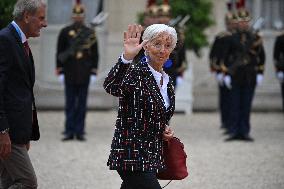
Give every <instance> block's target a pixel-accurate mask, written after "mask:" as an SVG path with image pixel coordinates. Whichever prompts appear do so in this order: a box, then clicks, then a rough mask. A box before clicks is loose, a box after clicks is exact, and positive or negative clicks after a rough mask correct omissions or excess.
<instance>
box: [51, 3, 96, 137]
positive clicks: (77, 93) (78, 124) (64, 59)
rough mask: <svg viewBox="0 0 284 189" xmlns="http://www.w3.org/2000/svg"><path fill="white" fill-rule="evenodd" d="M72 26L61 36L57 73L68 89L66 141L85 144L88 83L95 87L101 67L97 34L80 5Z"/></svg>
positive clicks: (64, 29)
mask: <svg viewBox="0 0 284 189" xmlns="http://www.w3.org/2000/svg"><path fill="white" fill-rule="evenodd" d="M72 19H73V23H72V24H71V25H68V26H66V27H64V28H63V29H62V30H61V31H60V33H59V36H58V43H57V54H56V69H57V70H56V71H57V74H58V76H59V78H60V80H61V82H62V83H63V82H64V85H65V115H66V122H65V131H64V134H65V137H64V138H63V139H62V140H63V141H69V140H73V139H74V137H76V138H77V139H78V140H79V141H84V140H85V137H84V134H85V117H86V109H87V96H88V87H89V83H91V84H92V83H94V81H95V78H96V74H97V67H98V59H99V54H98V43H97V38H96V34H95V31H94V30H93V29H91V28H89V27H87V26H86V25H85V24H84V19H85V8H84V6H83V5H82V4H81V3H80V2H79V1H78V2H77V3H76V4H75V6H74V8H73V15H72Z"/></svg>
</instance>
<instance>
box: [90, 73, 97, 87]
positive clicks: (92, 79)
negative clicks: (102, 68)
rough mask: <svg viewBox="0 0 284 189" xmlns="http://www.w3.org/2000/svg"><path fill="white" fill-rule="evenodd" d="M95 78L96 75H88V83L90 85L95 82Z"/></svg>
mask: <svg viewBox="0 0 284 189" xmlns="http://www.w3.org/2000/svg"><path fill="white" fill-rule="evenodd" d="M96 79H97V76H96V75H91V77H90V83H91V85H92V84H94V83H95V81H96Z"/></svg>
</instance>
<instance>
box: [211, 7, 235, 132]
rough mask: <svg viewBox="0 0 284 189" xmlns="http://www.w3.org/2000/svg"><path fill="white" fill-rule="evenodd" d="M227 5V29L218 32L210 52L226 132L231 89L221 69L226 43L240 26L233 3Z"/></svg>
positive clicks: (222, 122)
mask: <svg viewBox="0 0 284 189" xmlns="http://www.w3.org/2000/svg"><path fill="white" fill-rule="evenodd" d="M227 7H228V10H229V12H227V13H226V15H225V26H226V30H225V31H222V32H220V33H218V34H217V36H216V37H215V40H214V42H213V45H212V47H211V50H210V53H209V62H210V63H209V67H210V71H211V72H212V73H213V74H214V75H215V78H216V81H217V83H218V91H219V95H218V97H219V98H218V101H219V109H220V119H221V128H223V129H225V134H228V132H229V117H230V116H229V113H230V109H229V108H230V90H229V89H228V88H227V87H226V86H225V85H224V81H223V79H224V73H223V72H222V69H221V68H222V67H221V65H223V64H224V63H221V60H222V59H221V57H222V56H223V55H224V54H223V52H224V51H225V49H224V48H225V44H226V43H227V41H228V40H229V38H230V37H231V36H232V34H233V33H234V32H235V31H236V28H237V26H238V25H237V24H238V17H237V14H236V13H234V12H233V11H232V3H230V2H228V3H227Z"/></svg>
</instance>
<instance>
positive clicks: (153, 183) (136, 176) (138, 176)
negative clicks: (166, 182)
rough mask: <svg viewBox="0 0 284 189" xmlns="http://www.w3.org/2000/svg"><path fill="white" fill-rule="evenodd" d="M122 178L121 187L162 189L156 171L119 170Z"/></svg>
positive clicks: (122, 188) (127, 188)
mask: <svg viewBox="0 0 284 189" xmlns="http://www.w3.org/2000/svg"><path fill="white" fill-rule="evenodd" d="M117 172H118V174H119V176H120V177H121V179H122V181H123V182H122V184H121V187H120V189H161V186H160V184H159V182H158V179H157V177H156V173H152V172H139V171H117Z"/></svg>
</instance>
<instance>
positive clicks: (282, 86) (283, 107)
mask: <svg viewBox="0 0 284 189" xmlns="http://www.w3.org/2000/svg"><path fill="white" fill-rule="evenodd" d="M281 94H282V111H283V112H284V82H282V83H281Z"/></svg>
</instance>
